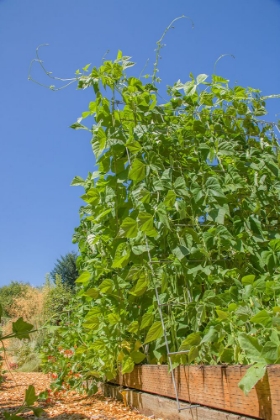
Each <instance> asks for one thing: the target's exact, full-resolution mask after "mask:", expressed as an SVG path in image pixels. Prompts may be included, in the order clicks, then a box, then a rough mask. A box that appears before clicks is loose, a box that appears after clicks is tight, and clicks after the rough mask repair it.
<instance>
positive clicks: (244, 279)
mask: <svg viewBox="0 0 280 420" xmlns="http://www.w3.org/2000/svg"><path fill="white" fill-rule="evenodd" d="M255 278H256V276H254V275H253V274H250V275H248V276H244V277H242V279H241V281H242V283H243V284H245V285H247V284H253V283H254V280H255Z"/></svg>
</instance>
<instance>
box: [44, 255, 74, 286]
mask: <svg viewBox="0 0 280 420" xmlns="http://www.w3.org/2000/svg"><path fill="white" fill-rule="evenodd" d="M77 257H78V255H77V253H76V252H74V251H72V252H68V253H67V254H66V255H65V256H61V257H60V259H57V260H56V261H57V262H56V264H55V266H54V269H53V270H52V271H51V272H50V275H51V278H52V280H53V281H55V280H56V275H57V274H58V275H59V276H60V277H61V281H62V283H63V284H64V285H67V286H69V287H70V288H73V287H74V286H75V280H76V279H77V278H78V277H79V272H78V270H77V267H76V260H77Z"/></svg>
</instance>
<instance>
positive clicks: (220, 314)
mask: <svg viewBox="0 0 280 420" xmlns="http://www.w3.org/2000/svg"><path fill="white" fill-rule="evenodd" d="M216 312H217V315H218V317H219V319H227V318H228V317H229V313H228V312H225V311H221V310H220V309H216Z"/></svg>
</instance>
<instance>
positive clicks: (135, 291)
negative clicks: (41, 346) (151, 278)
mask: <svg viewBox="0 0 280 420" xmlns="http://www.w3.org/2000/svg"><path fill="white" fill-rule="evenodd" d="M147 287H148V279H147V278H146V277H145V276H141V277H140V278H139V279H138V281H137V283H136V285H135V286H134V287H133V288H132V289H131V290H130V291H129V293H130V294H131V295H133V296H142V295H143V294H144V293H145V292H146V290H147Z"/></svg>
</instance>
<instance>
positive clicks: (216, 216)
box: [207, 207, 226, 225]
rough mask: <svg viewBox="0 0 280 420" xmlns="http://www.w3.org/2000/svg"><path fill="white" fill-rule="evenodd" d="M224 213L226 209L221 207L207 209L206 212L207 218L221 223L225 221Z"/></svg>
mask: <svg viewBox="0 0 280 420" xmlns="http://www.w3.org/2000/svg"><path fill="white" fill-rule="evenodd" d="M225 215H226V210H225V209H224V208H223V207H220V208H219V209H213V210H211V211H209V213H208V214H207V220H210V221H213V222H216V223H218V224H220V225H223V224H224V223H225Z"/></svg>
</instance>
